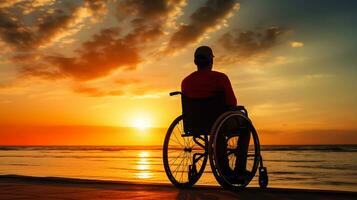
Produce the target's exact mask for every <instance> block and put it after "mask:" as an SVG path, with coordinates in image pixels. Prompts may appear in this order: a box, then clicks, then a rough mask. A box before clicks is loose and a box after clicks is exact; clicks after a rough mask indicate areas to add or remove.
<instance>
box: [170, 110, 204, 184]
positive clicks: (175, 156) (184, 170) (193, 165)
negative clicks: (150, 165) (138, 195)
mask: <svg viewBox="0 0 357 200" xmlns="http://www.w3.org/2000/svg"><path fill="white" fill-rule="evenodd" d="M207 149H208V136H190V135H185V133H184V129H183V120H182V116H179V117H177V118H176V119H175V120H174V121H173V122H172V124H171V125H170V127H169V129H168V130H167V133H166V137H165V141H164V146H163V163H164V168H165V172H166V175H167V177H168V178H169V180H170V181H171V183H172V184H174V185H175V186H176V187H179V188H186V187H191V186H193V185H194V184H195V183H196V182H197V181H198V180H199V178H200V177H201V175H202V174H203V172H204V169H205V166H206V163H207V159H208V153H207Z"/></svg>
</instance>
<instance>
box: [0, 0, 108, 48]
mask: <svg viewBox="0 0 357 200" xmlns="http://www.w3.org/2000/svg"><path fill="white" fill-rule="evenodd" d="M35 3H36V2H34V1H23V2H20V3H17V4H10V6H7V7H5V6H4V7H0V38H1V39H2V40H3V41H4V42H6V43H8V44H9V45H11V46H12V47H15V48H16V49H17V50H33V49H36V48H38V47H39V46H41V45H44V44H46V43H49V42H51V41H52V40H53V38H55V37H56V36H58V35H59V34H61V33H65V32H68V28H69V27H70V25H71V24H73V23H75V22H76V21H78V20H79V18H81V17H83V16H82V15H83V10H81V8H89V10H91V11H92V12H93V13H98V12H100V11H103V10H104V9H105V6H106V4H105V3H106V1H99V0H97V1H85V3H84V4H78V3H73V2H71V1H65V2H64V3H62V4H59V3H57V4H50V5H48V6H47V7H46V9H39V8H38V9H37V10H35V12H32V13H31V14H30V15H28V12H30V11H26V10H29V9H30V10H32V9H35V7H34V5H33V4H35ZM58 4H59V5H58ZM25 15H26V16H25ZM26 18H33V20H24V19H26Z"/></svg>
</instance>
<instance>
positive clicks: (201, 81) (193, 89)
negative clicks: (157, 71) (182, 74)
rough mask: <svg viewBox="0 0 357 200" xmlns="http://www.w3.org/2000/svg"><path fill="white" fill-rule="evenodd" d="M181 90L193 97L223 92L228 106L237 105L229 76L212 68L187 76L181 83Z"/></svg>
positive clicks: (203, 96)
mask: <svg viewBox="0 0 357 200" xmlns="http://www.w3.org/2000/svg"><path fill="white" fill-rule="evenodd" d="M181 91H182V92H183V94H184V95H186V96H187V97H191V98H205V97H210V96H214V95H217V94H219V93H223V94H224V97H225V102H226V105H227V106H236V105H237V100H236V97H235V95H234V92H233V89H232V86H231V83H230V81H229V79H228V77H227V76H226V75H225V74H224V73H221V72H216V71H212V70H210V69H204V70H197V71H195V72H193V73H192V74H190V75H189V76H187V77H186V78H185V79H184V80H183V81H182V83H181Z"/></svg>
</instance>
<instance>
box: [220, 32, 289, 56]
mask: <svg viewBox="0 0 357 200" xmlns="http://www.w3.org/2000/svg"><path fill="white" fill-rule="evenodd" d="M286 32H287V29H286V28H281V27H269V28H267V29H264V30H255V31H251V30H249V31H240V30H238V29H236V30H233V31H229V32H227V33H225V34H223V35H222V36H221V37H220V39H219V40H218V43H219V45H220V46H222V47H223V49H224V50H225V53H226V54H227V55H226V56H220V57H218V58H217V59H218V61H225V62H243V61H247V60H250V59H254V58H256V57H258V56H261V55H266V54H267V53H268V52H269V51H270V50H271V49H272V48H273V47H275V46H277V45H278V44H279V37H280V36H282V35H283V34H284V33H286Z"/></svg>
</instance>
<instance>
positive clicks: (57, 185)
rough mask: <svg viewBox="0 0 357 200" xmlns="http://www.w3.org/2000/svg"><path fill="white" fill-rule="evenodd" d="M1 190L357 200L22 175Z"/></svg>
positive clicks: (13, 193) (5, 195) (327, 194)
mask: <svg viewBox="0 0 357 200" xmlns="http://www.w3.org/2000/svg"><path fill="white" fill-rule="evenodd" d="M0 187H1V188H4V189H2V190H1V191H0V199H16V198H25V199H56V198H57V199H92V198H95V199H98V198H99V199H114V198H121V199H129V198H131V199H136V198H140V199H159V198H165V199H192V198H198V199H209V198H213V199H221V198H222V199H243V200H244V199H263V198H264V199H266V200H270V199H282V198H284V199H301V198H304V199H357V192H351V191H334V190H316V189H311V190H310V189H289V188H268V189H264V190H262V189H260V188H256V187H249V188H246V189H244V190H242V191H239V192H231V191H228V190H224V189H222V188H221V187H218V186H195V187H193V188H190V189H178V188H175V187H174V186H172V185H170V184H164V183H140V182H139V183H134V182H127V181H107V180H95V179H78V178H62V177H33V176H21V175H0ZM98 195H99V196H98ZM103 195H104V196H103Z"/></svg>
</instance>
